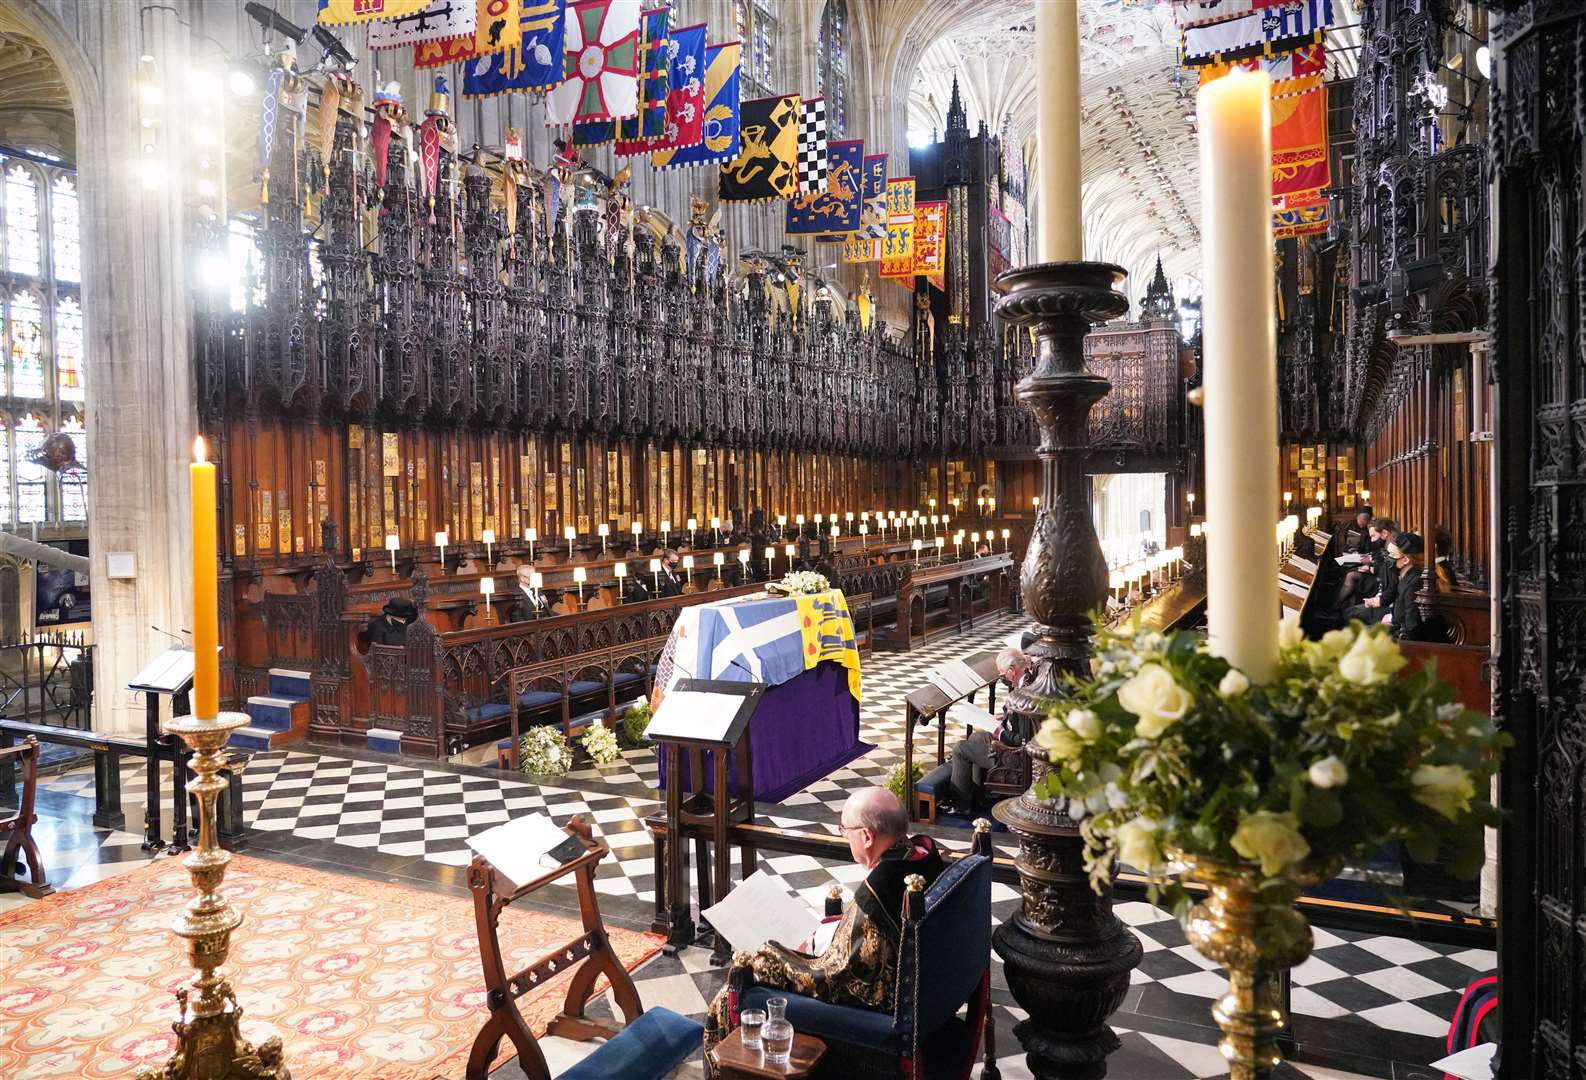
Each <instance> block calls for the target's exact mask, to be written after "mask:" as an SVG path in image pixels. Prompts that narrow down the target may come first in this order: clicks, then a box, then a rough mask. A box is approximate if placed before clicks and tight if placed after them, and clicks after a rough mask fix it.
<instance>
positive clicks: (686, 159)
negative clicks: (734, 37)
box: [650, 41, 743, 169]
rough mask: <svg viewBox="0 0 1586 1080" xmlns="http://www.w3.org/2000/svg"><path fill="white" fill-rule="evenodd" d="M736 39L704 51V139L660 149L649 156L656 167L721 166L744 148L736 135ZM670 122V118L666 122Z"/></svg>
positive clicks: (737, 55)
mask: <svg viewBox="0 0 1586 1080" xmlns="http://www.w3.org/2000/svg"><path fill="white" fill-rule="evenodd" d="M740 51H741V50H740V48H739V45H738V43H737V42H736V41H728V42H724V43H723V44H720V45H712V46H711V47H710V48H709V49H708V50H706V55H707V59H706V62H705V97H704V100H705V123H704V125H703V127H702V129H701V130H702V131H703V132H704V138H703V139H702V140H701V141H700V142H698V143H696V144H694V145H693V146H686V147H682V148H680V149H668V150H660V151H657V152H656V153H654V154H651V155H650V164H651V165H653V166H655V167H656V168H658V169H680V168H682V167H684V166H685V165H720V164H722V163H724V162H728V161H731V160H732V159H733V158H735V157H737V156H738V152H739V151H740V150H741V149H742V148H743V147H742V143H741V141H740V139H739V135H738V130H739V129H738V57H739V53H740ZM667 108H668V110H670V108H671V106H670V104H669V105H668V106H667ZM667 123H668V124H670V123H671V121H670V119H669V120H668V121H667Z"/></svg>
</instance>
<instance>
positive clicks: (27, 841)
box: [0, 735, 55, 900]
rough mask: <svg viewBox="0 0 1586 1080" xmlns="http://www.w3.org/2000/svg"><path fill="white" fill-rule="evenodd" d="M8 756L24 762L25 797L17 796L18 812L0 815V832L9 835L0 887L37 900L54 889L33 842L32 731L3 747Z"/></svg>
mask: <svg viewBox="0 0 1586 1080" xmlns="http://www.w3.org/2000/svg"><path fill="white" fill-rule="evenodd" d="M7 757H14V758H16V759H17V761H18V762H20V763H21V765H22V789H21V790H22V797H21V798H20V799H18V800H17V812H16V813H15V814H13V815H11V816H10V817H8V818H4V819H0V835H4V836H5V837H6V846H5V854H4V855H0V889H14V890H16V891H18V892H20V893H22V895H24V896H31V897H32V898H33V899H35V900H37V899H39V898H40V897H43V896H48V895H49V894H50V893H52V892H54V891H55V889H54V888H53V887H52V886H51V885H50V884H49V882H48V881H46V880H45V879H44V863H43V862H42V861H41V860H40V859H39V847H38V844H36V843H34V842H33V824H34V822H36V821H38V819H39V818H38V815H37V814H35V813H34V812H33V800H34V796H35V795H36V794H37V792H38V783H39V741H38V739H36V738H34V737H33V736H32V735H29V736H28V737H27V738H25V739H23V740H22V743H21V744H20V745H18V746H8V747H6V748H5V749H3V750H0V758H7ZM20 856H26V857H27V865H28V873H27V877H26V878H25V879H24V878H21V873H22V867H21V863H20V862H19V857H20Z"/></svg>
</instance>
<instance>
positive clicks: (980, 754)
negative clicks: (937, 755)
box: [937, 646, 1031, 814]
mask: <svg viewBox="0 0 1586 1080" xmlns="http://www.w3.org/2000/svg"><path fill="white" fill-rule="evenodd" d="M1029 665H1030V658H1029V657H1027V656H1025V655H1024V653H1023V652H1022V651H1021V650H1019V649H1016V648H1013V647H1012V646H1009V647H1008V648H1006V649H1003V650H1002V651H1001V652H1000V653H998V654H997V670H998V671H999V672H1001V674H1002V677H1003V678H1004V679H1006V680H1007V682H1008V685H1009V686H1022V685H1023V684H1024V679H1025V676H1026V674H1027V673H1028V671H1029ZM1030 734H1031V733H1030V731H1029V728H1028V722H1027V720H1026V719H1025V718H1024V717H1022V716H1018V715H1009V714H1008V713H1007V712H1004V713H1003V714H1002V722H1001V723H1000V724H998V726H997V730H996V732H994V733H993V732H990V731H978V730H977V731H972V732H970V734H969V735H968V737H966V738H963V739H960V740H959V741H958V742H957V743H956V744H954V746H953V756H952V760H951V764H952V766H953V790H952V795H951V797H950V798H949V800H948V802H949V803H950V804H951V805H949V806H948V807H946V809H949V810H952V811H953V812H955V813H959V814H973V813H975V811H976V809H977V808H978V807H979V805H980V796H981V788H982V786H983V785H984V784H985V782H986V772H987V770H989V769H990V768H991V767H992V765H993V764H995V762H996V747H995V746H993V745H992V741H993V740H995V741H996V742H997V743H1000V744H1001V745H1003V746H1009V747H1015V746H1023V745H1024V744H1025V743H1027V742H1029V741H1030ZM937 808H938V809H943V807H941V806H940V805H938V807H937Z"/></svg>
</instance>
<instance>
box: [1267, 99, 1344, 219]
mask: <svg viewBox="0 0 1586 1080" xmlns="http://www.w3.org/2000/svg"><path fill="white" fill-rule="evenodd" d="M1331 182H1332V181H1331V178H1330V176H1329V170H1328V165H1327V87H1326V86H1325V85H1322V86H1318V87H1316V88H1315V89H1314V90H1306V91H1304V92H1303V93H1299V94H1275V95H1273V98H1272V194H1273V196H1274V197H1278V196H1289V195H1295V194H1298V193H1300V192H1304V191H1317V190H1320V189H1321V188H1324V187H1326V186H1327V185H1328V184H1329V183H1331Z"/></svg>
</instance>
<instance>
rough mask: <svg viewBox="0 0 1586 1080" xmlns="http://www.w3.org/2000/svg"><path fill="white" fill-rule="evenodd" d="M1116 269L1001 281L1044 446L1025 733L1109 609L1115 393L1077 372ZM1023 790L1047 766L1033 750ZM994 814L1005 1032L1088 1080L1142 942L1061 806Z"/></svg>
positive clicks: (1007, 805) (1039, 269) (1016, 700)
mask: <svg viewBox="0 0 1586 1080" xmlns="http://www.w3.org/2000/svg"><path fill="white" fill-rule="evenodd" d="M1123 278H1124V271H1123V269H1122V268H1121V267H1119V266H1115V265H1113V264H1112V263H1103V262H1049V263H1039V264H1036V265H1033V266H1026V267H1021V268H1019V269H1017V270H1010V271H1008V272H1007V273H1005V274H1003V275H1002V276H1001V277H1000V278H998V279H997V283H996V287H997V291H998V292H999V293H1000V294H1001V297H1000V298H999V299H998V301H997V308H996V311H997V315H998V316H1000V317H1001V318H1003V319H1005V320H1007V321H1009V322H1012V323H1015V324H1017V325H1019V326H1020V327H1021V328H1029V329H1032V330H1033V331H1034V333H1035V338H1036V358H1035V365H1034V368H1033V369H1032V370H1031V372H1030V373H1029V374H1028V375H1026V376H1025V377H1024V378H1023V379H1022V380H1020V381H1019V383H1018V385H1017V386H1016V387H1015V393H1016V394H1017V395H1018V398H1019V400H1020V401H1022V402H1023V403H1024V404H1025V406H1026V407H1027V408H1029V409H1030V411H1031V412H1032V413H1034V414H1035V420H1036V424H1037V425H1038V427H1039V429H1040V433H1041V442H1040V445H1039V446H1038V447H1037V448H1036V454H1037V455H1038V456H1039V457H1040V459H1041V495H1040V499H1041V501H1040V504H1039V508H1038V509H1037V510H1036V515H1035V525H1034V528H1033V529H1032V531H1031V534H1030V538H1029V543H1028V545H1027V547H1026V549H1025V555H1024V564H1023V567H1022V569H1021V572H1020V592H1021V594H1022V596H1023V600H1024V607H1025V610H1026V612H1027V613H1028V614H1029V615H1030V616H1032V617H1033V618H1034V619H1035V621H1036V623H1037V631H1038V636H1037V638H1036V640H1035V642H1034V643H1033V644H1032V645H1031V646H1030V648H1029V649H1028V650H1027V652H1028V653H1029V656H1030V659H1031V661H1032V670H1031V673H1030V677H1029V678H1028V679H1027V680H1026V681H1025V683H1024V685H1023V686H1021V687H1018V688H1017V689H1015V690H1013V691H1012V692H1011V693H1010V694H1009V696H1008V698H1007V709H1008V711H1009V712H1010V713H1018V714H1021V715H1023V716H1024V717H1026V718H1027V719H1028V721H1029V722H1030V723H1032V724H1033V725H1034V726H1035V727H1039V726H1040V723H1041V721H1042V719H1044V718H1045V716H1046V713H1047V711H1048V710H1049V708H1050V707H1051V706H1052V704H1053V703H1054V702H1055V701H1056V700H1058V699H1059V698H1060V697H1061V696H1062V695H1063V682H1062V679H1063V676H1064V675H1065V674H1076V675H1088V674H1089V671H1090V668H1089V660H1090V655H1091V649H1090V635H1091V626H1090V612H1092V611H1094V610H1096V609H1097V608H1100V607H1102V606H1103V605H1104V604H1105V603H1106V601H1107V582H1108V572H1107V560H1106V557H1105V556H1104V555H1103V554H1102V550H1101V544H1100V542H1099V541H1098V540H1097V539H1096V530H1095V526H1094V525H1093V524H1092V520H1091V511H1090V499H1089V489H1090V485H1089V481H1088V478H1087V477H1086V475H1085V468H1084V461H1085V456H1086V455H1085V450H1086V445H1087V441H1088V429H1089V423H1090V410H1091V406H1093V405H1094V404H1095V403H1096V402H1097V401H1100V400H1101V399H1102V398H1103V397H1105V396H1106V395H1107V393H1108V392H1109V391H1110V390H1111V388H1112V387H1111V384H1110V383H1109V382H1108V381H1107V379H1106V378H1105V377H1103V376H1101V375H1098V374H1096V373H1094V372H1091V371H1088V370H1086V368H1085V354H1084V338H1085V334H1086V333H1087V332H1088V331H1089V330H1090V327H1091V326H1092V324H1095V323H1101V322H1106V321H1107V320H1109V319H1113V318H1116V317H1118V316H1119V315H1122V314H1123V313H1124V312H1126V311H1127V310H1128V309H1129V301H1128V300H1127V299H1126V298H1125V297H1124V296H1123V294H1122V293H1120V292H1118V291H1117V286H1118V285H1119V284H1120V283H1121V282H1122V281H1123ZM1029 749H1031V750H1034V751H1036V752H1033V753H1031V755H1030V757H1031V778H1032V780H1034V781H1037V782H1039V781H1040V779H1041V778H1042V777H1043V776H1044V775H1045V773H1046V770H1047V767H1048V763H1047V761H1046V757H1045V755H1044V754H1043V753H1041V752H1039V751H1038V749H1037V748H1035V747H1034V745H1033V744H1031V746H1030V748H1029ZM994 814H995V816H996V818H997V820H999V821H1001V822H1002V823H1003V824H1004V825H1006V826H1007V827H1008V829H1009V830H1010V831H1012V832H1013V833H1014V834H1015V835H1016V836H1017V837H1018V838H1019V856H1018V860H1017V867H1018V871H1019V884H1020V891H1021V892H1022V893H1023V897H1024V903H1023V906H1022V908H1021V910H1020V911H1019V912H1018V913H1017V914H1016V915H1014V916H1013V918H1011V919H1008V920H1007V921H1005V922H1004V923H1003V924H1002V925H1001V926H999V927H998V928H997V931H996V933H995V934H994V935H993V937H992V948H994V949H995V950H996V952H997V955H998V956H1000V957H1002V959H1003V962H1004V968H1003V970H1004V974H1005V975H1006V977H1007V980H1008V988H1009V990H1011V991H1012V993H1013V996H1014V998H1015V1000H1017V1001H1018V1003H1019V1006H1020V1007H1021V1008H1023V1009H1024V1010H1025V1012H1027V1013H1028V1014H1029V1019H1027V1020H1024V1021H1023V1022H1021V1023H1020V1024H1019V1025H1018V1027H1017V1028H1015V1034H1016V1035H1017V1036H1018V1038H1019V1041H1020V1042H1021V1043H1022V1044H1023V1046H1024V1050H1025V1054H1026V1059H1027V1062H1028V1064H1029V1068H1030V1072H1031V1073H1032V1074H1033V1075H1034V1076H1035V1077H1036V1078H1037V1080H1094V1078H1098V1077H1103V1076H1105V1075H1106V1074H1107V1055H1108V1054H1110V1053H1111V1052H1112V1051H1113V1050H1116V1049H1117V1048H1118V1046H1119V1041H1118V1036H1117V1035H1116V1034H1114V1033H1113V1030H1112V1029H1111V1028H1110V1027H1108V1026H1107V1018H1108V1017H1109V1016H1111V1015H1112V1013H1113V1012H1115V1011H1116V1010H1117V1008H1118V1006H1119V1005H1121V1004H1122V1003H1123V998H1124V995H1125V993H1127V991H1128V989H1129V972H1130V970H1131V969H1132V968H1133V967H1134V966H1135V965H1136V964H1138V963H1139V962H1140V957H1141V954H1142V950H1141V946H1140V942H1139V939H1137V938H1136V937H1135V936H1134V935H1133V934H1132V933H1131V932H1130V931H1129V929H1128V928H1127V927H1125V926H1124V925H1123V923H1122V922H1121V921H1120V920H1119V919H1118V917H1117V916H1116V915H1115V914H1113V910H1112V890H1111V889H1110V888H1109V889H1107V890H1106V891H1105V892H1104V893H1102V894H1101V895H1097V894H1096V893H1095V892H1094V891H1092V889H1091V886H1090V880H1089V878H1088V876H1087V875H1086V872H1085V858H1084V856H1085V843H1084V840H1083V839H1082V838H1081V836H1080V832H1079V825H1078V823H1077V822H1076V821H1074V820H1073V819H1071V818H1070V817H1069V816H1068V814H1067V813H1066V812H1065V809H1064V807H1063V805H1062V804H1060V803H1056V802H1053V801H1051V800H1047V799H1038V798H1035V797H1034V796H1032V795H1031V794H1030V793H1029V792H1028V791H1026V792H1025V793H1024V794H1023V795H1019V796H1017V797H1015V798H1011V799H1006V800H1004V801H1003V802H1001V803H998V804H997V806H996V808H995V810H994Z"/></svg>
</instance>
